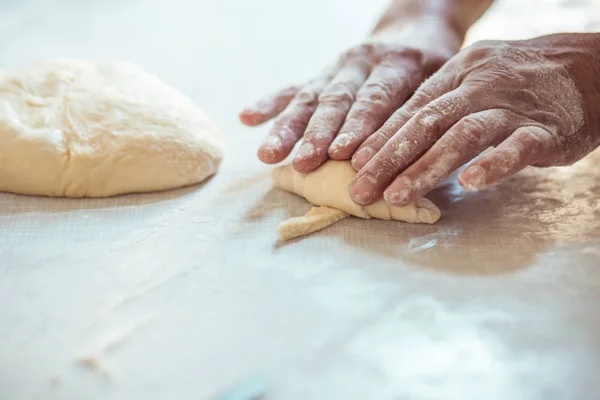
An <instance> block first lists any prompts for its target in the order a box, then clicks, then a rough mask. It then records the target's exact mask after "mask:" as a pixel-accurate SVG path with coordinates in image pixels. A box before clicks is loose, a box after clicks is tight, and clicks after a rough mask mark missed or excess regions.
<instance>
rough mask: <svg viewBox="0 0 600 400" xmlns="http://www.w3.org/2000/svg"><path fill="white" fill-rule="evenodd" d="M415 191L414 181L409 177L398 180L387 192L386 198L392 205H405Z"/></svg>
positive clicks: (385, 193) (384, 193)
mask: <svg viewBox="0 0 600 400" xmlns="http://www.w3.org/2000/svg"><path fill="white" fill-rule="evenodd" d="M412 191H413V186H412V182H411V180H410V179H408V178H400V179H398V180H396V181H395V182H394V183H393V184H392V185H391V186H390V187H389V188H388V189H387V190H386V191H385V192H383V198H384V200H385V201H386V202H387V203H388V204H390V205H392V206H403V205H405V204H406V200H407V199H408V198H409V197H410V195H411V194H412Z"/></svg>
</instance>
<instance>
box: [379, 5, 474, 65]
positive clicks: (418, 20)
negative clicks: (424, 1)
mask: <svg viewBox="0 0 600 400" xmlns="http://www.w3.org/2000/svg"><path fill="white" fill-rule="evenodd" d="M382 21H383V22H385V23H382V22H380V23H379V24H377V26H376V27H375V29H373V31H372V33H371V34H370V36H369V40H370V41H377V42H386V43H391V44H395V45H401V46H406V47H413V48H418V49H420V50H428V51H430V52H433V53H438V54H443V55H445V56H446V57H447V58H450V57H452V56H453V55H454V54H456V53H457V52H458V51H459V50H460V48H461V46H462V43H463V41H464V39H465V35H466V31H462V30H461V29H459V28H458V27H457V26H456V24H454V23H453V22H452V21H451V19H450V18H448V16H446V15H443V14H439V15H438V14H432V13H430V14H423V15H419V16H416V17H412V18H410V19H408V18H402V19H397V20H387V21H385V20H383V19H382Z"/></svg>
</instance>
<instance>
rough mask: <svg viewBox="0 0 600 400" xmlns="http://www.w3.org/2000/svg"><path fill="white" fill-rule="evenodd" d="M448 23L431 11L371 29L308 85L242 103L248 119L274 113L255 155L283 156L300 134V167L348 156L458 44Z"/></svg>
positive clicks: (295, 163)
mask: <svg viewBox="0 0 600 400" xmlns="http://www.w3.org/2000/svg"><path fill="white" fill-rule="evenodd" d="M450 29H451V28H449V27H448V26H447V24H444V23H441V22H440V21H438V20H437V19H429V20H424V21H422V22H419V24H418V26H416V25H413V26H409V27H408V29H401V30H397V31H393V32H390V31H386V32H385V34H377V35H374V36H372V37H371V39H370V40H369V41H368V42H367V43H365V44H362V45H360V46H357V47H354V48H352V49H350V50H348V51H346V52H345V53H344V54H343V55H342V56H341V57H340V58H339V60H338V62H337V63H336V64H335V66H334V67H333V68H330V69H328V70H327V71H325V72H323V73H322V74H320V75H319V76H317V77H316V78H315V79H313V80H312V81H310V82H309V83H307V84H306V85H303V86H302V87H300V88H296V87H289V88H286V89H283V90H281V91H280V92H278V93H275V94H274V95H272V96H270V97H268V98H266V99H263V100H262V101H260V102H258V103H257V104H256V105H254V106H253V107H250V108H248V109H246V110H244V111H243V112H242V113H241V114H240V119H241V121H242V122H243V123H244V124H246V125H250V126H255V125H259V124H262V123H264V122H266V121H268V120H270V119H272V118H275V117H276V120H275V123H274V125H273V128H272V129H271V130H270V133H269V134H268V136H267V137H266V139H265V140H264V142H263V144H262V145H261V146H260V148H259V150H258V157H259V159H260V160H262V161H263V162H265V163H269V164H272V163H277V162H280V161H282V160H283V159H285V158H286V157H287V156H288V155H289V153H290V152H291V151H292V149H293V147H294V145H295V144H296V142H297V141H298V140H300V139H301V138H304V141H303V144H302V146H301V147H300V149H299V151H298V153H297V154H296V156H295V158H294V161H293V166H294V168H295V169H296V170H297V171H299V172H310V171H312V170H314V169H316V168H317V167H319V166H320V165H321V164H323V163H324V162H325V161H327V159H328V158H329V157H331V158H333V159H350V157H351V156H352V154H353V153H354V151H355V150H356V149H357V148H358V146H359V145H360V144H361V143H362V142H363V141H364V140H365V139H366V138H367V137H368V136H370V135H371V134H373V133H374V132H375V131H376V130H377V129H378V128H379V127H380V126H381V125H382V124H383V123H384V122H385V121H386V120H387V119H388V118H389V117H390V115H392V113H393V112H394V111H395V110H397V109H398V108H399V107H400V106H401V105H402V104H403V103H404V102H405V101H406V99H407V98H408V97H409V96H410V95H411V94H412V93H413V92H414V91H415V89H416V88H417V87H418V85H419V84H420V83H421V82H422V81H423V80H424V79H425V78H426V77H427V76H429V75H431V74H432V73H433V72H434V71H436V70H437V69H438V68H439V67H440V66H441V65H442V64H443V63H444V62H445V61H446V60H447V59H449V58H450V57H451V56H452V55H453V54H454V53H455V52H456V51H457V50H458V48H459V46H460V40H459V39H458V38H457V35H456V34H453V33H452V32H450V31H449V30H450ZM432 32H434V33H435V34H433V33H432ZM434 37H435V38H436V39H434ZM334 139H335V140H334Z"/></svg>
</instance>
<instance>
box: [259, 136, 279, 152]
mask: <svg viewBox="0 0 600 400" xmlns="http://www.w3.org/2000/svg"><path fill="white" fill-rule="evenodd" d="M260 147H262V148H263V149H265V150H279V149H281V138H280V137H279V136H277V135H269V136H267V137H266V138H265V140H263V142H262V144H261V145H260Z"/></svg>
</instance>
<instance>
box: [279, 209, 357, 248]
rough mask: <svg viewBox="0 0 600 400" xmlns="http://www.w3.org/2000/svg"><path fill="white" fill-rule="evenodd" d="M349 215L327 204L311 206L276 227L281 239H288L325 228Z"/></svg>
mask: <svg viewBox="0 0 600 400" xmlns="http://www.w3.org/2000/svg"><path fill="white" fill-rule="evenodd" d="M348 216H349V215H348V214H347V213H345V212H343V211H340V210H338V209H336V208H331V207H327V206H321V207H313V208H311V209H310V211H309V212H308V213H306V215H303V216H302V217H295V218H290V219H288V220H285V221H283V222H282V223H281V224H279V226H278V227H277V233H279V237H281V239H282V240H290V239H293V238H296V237H298V236H304V235H308V234H311V233H313V232H317V231H320V230H321V229H325V228H327V227H328V226H331V225H333V224H335V223H336V222H338V221H340V220H342V219H344V218H346V217H348Z"/></svg>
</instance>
